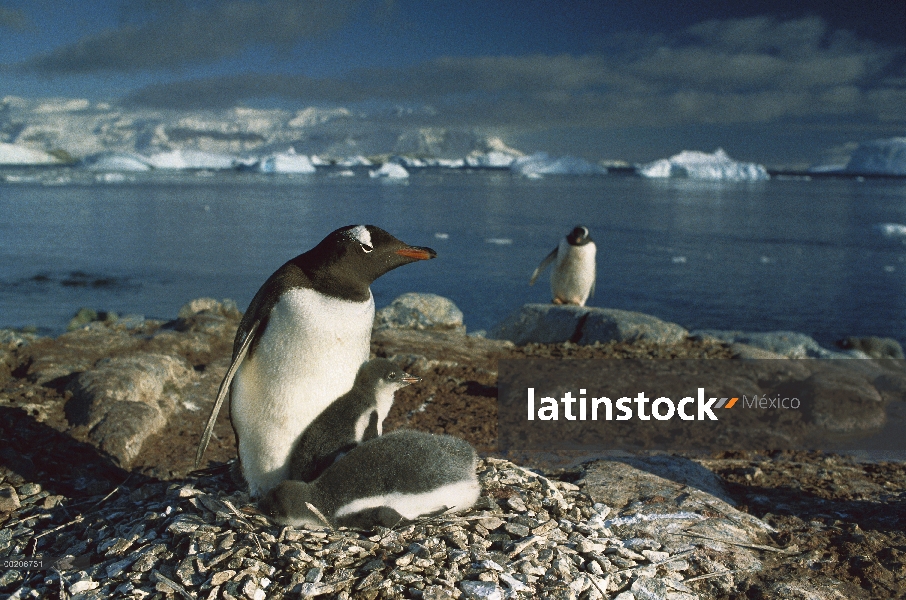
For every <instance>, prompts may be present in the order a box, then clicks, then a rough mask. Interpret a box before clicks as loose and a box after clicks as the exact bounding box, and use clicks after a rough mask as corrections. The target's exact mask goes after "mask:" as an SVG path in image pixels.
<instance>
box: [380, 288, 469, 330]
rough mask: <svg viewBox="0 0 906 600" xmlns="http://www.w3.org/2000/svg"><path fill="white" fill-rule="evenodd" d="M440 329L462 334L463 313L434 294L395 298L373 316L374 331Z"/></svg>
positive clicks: (446, 300)
mask: <svg viewBox="0 0 906 600" xmlns="http://www.w3.org/2000/svg"><path fill="white" fill-rule="evenodd" d="M384 329H435V330H437V329H439V330H453V331H461V332H463V333H465V330H466V328H465V325H463V322H462V311H461V310H459V309H458V308H457V307H456V305H455V304H453V301H452V300H449V299H447V298H444V297H443V296H438V295H436V294H419V293H415V292H410V293H408V294H403V295H402V296H399V297H397V298H396V299H395V300H394V301H393V302H391V303H390V304H389V305H388V306H386V307H384V308H382V309H381V310H379V311H377V313H376V314H375V316H374V330H375V331H381V330H384Z"/></svg>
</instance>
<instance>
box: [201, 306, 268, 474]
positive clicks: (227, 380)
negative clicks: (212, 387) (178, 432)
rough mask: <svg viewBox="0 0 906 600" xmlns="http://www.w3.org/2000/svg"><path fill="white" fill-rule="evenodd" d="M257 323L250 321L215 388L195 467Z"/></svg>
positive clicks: (208, 440) (205, 447)
mask: <svg viewBox="0 0 906 600" xmlns="http://www.w3.org/2000/svg"><path fill="white" fill-rule="evenodd" d="M259 323H260V321H255V322H254V323H252V326H251V327H250V328H249V331H248V333H247V334H245V339H244V340H242V346H240V347H239V351H238V352H237V353H236V356H235V357H234V358H233V363H232V364H231V365H230V369H229V371H227V374H226V375H225V376H224V378H223V381H222V382H221V383H220V389H219V390H217V400H216V401H215V402H214V408H212V409H211V416H210V417H208V422H207V424H205V427H204V433H203V434H201V441H200V442H199V443H198V452H196V453H195V468H196V469H197V468H198V467H199V466H201V459H202V457H203V456H204V451H205V450H206V449H207V447H208V442H210V441H211V434H212V433H214V423H215V422H217V415H218V414H219V413H220V407H221V406H223V401H224V400H225V399H226V397H227V394H228V393H229V392H230V385H231V384H232V383H233V377H234V376H235V375H236V371H238V370H239V365H241V364H242V361H243V360H244V359H245V355H246V354H248V351H249V348H250V347H251V345H252V340H253V339H254V338H255V332H256V331H257V330H258V324H259Z"/></svg>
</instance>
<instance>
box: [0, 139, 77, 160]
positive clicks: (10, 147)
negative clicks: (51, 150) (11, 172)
mask: <svg viewBox="0 0 906 600" xmlns="http://www.w3.org/2000/svg"><path fill="white" fill-rule="evenodd" d="M62 162H63V161H61V160H60V159H58V158H57V157H56V156H53V155H52V154H48V153H47V152H44V151H43V150H33V149H32V148H27V147H25V146H20V145H19V144H7V143H4V142H0V165H8V166H26V165H59V164H61V163H62Z"/></svg>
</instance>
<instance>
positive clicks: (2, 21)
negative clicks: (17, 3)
mask: <svg viewBox="0 0 906 600" xmlns="http://www.w3.org/2000/svg"><path fill="white" fill-rule="evenodd" d="M30 24H31V23H30V21H29V20H28V17H27V16H26V15H25V13H24V12H22V11H21V10H16V9H14V8H6V7H4V6H0V27H3V28H7V29H12V30H15V31H23V30H25V29H26V28H28V26H29V25H30Z"/></svg>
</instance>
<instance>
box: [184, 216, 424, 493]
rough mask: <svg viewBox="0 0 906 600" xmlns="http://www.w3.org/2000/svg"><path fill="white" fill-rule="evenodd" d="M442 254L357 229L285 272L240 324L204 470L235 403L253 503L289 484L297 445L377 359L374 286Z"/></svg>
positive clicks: (329, 240)
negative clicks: (221, 419)
mask: <svg viewBox="0 0 906 600" xmlns="http://www.w3.org/2000/svg"><path fill="white" fill-rule="evenodd" d="M436 255H437V254H436V253H435V252H434V250H432V249H430V248H423V247H418V246H409V245H407V244H404V243H403V242H401V241H400V240H398V239H396V238H395V237H393V236H392V235H390V234H389V233H387V232H386V231H384V230H383V229H380V228H379V227H375V226H373V225H350V226H348V227H343V228H341V229H337V230H336V231H334V232H332V233H331V234H330V235H328V236H327V237H326V238H324V239H323V240H322V241H321V242H320V243H319V244H318V245H317V246H315V247H314V248H312V249H311V250H309V251H308V252H306V253H304V254H301V255H299V256H297V257H296V258H294V259H292V260H290V261H288V262H287V263H286V264H284V265H283V266H282V267H280V268H279V269H277V271H276V272H275V273H274V274H273V275H271V276H270V277H269V278H268V279H267V281H265V282H264V285H262V286H261V289H259V290H258V293H257V294H255V297H254V298H253V299H252V302H251V304H250V305H249V308H248V310H247V311H246V312H245V315H244V316H243V318H242V321H241V322H240V323H239V329H238V331H237V332H236V339H235V342H234V344H233V359H232V362H231V364H230V367H229V369H228V371H227V374H226V376H225V377H224V379H223V382H222V383H221V385H220V390H219V391H218V394H217V400H216V402H215V403H214V408H213V409H212V411H211V415H210V417H209V419H208V423H207V425H206V426H205V431H204V434H203V435H202V439H201V442H200V444H199V447H198V453H197V454H196V457H195V461H196V465H199V464H200V463H201V457H202V455H203V454H204V450H205V447H206V446H207V443H208V440H209V439H210V436H211V432H212V431H213V427H214V421H215V420H216V418H217V413H218V412H219V410H220V407H221V405H222V404H223V401H224V400H225V399H226V397H227V395H229V396H230V420H231V421H232V425H233V431H234V432H235V434H236V446H237V448H238V450H239V462H240V466H241V471H242V476H243V477H244V479H245V481H246V482H247V483H248V486H249V492H250V493H251V495H252V496H253V497H257V496H259V495H260V494H262V493H265V492H267V491H268V490H270V489H271V488H273V487H275V486H276V485H277V484H278V483H280V482H281V481H283V480H284V479H286V474H287V471H288V470H289V456H290V453H291V452H292V448H293V445H294V444H295V442H296V440H297V439H299V436H300V435H301V434H302V432H303V431H305V428H306V427H308V425H309V424H310V423H311V422H312V421H314V420H315V418H316V417H317V416H318V415H319V414H320V413H321V412H322V411H323V410H324V409H325V408H326V407H327V406H328V405H329V404H330V403H331V402H333V401H334V400H336V399H337V398H339V397H340V396H342V395H343V394H345V393H346V392H348V391H349V390H350V389H351V388H352V384H353V382H354V381H355V376H356V373H358V370H359V367H360V366H361V364H362V363H363V362H365V361H366V360H367V359H368V354H369V350H370V345H371V328H372V325H373V322H374V296H373V295H372V294H371V288H370V285H371V283H372V282H373V281H374V280H375V279H377V278H378V277H380V276H381V275H383V274H384V273H387V272H388V271H390V270H392V269H395V268H397V267H400V266H402V265H405V264H408V263H411V262H415V261H417V260H426V259H430V258H434V257H435V256H436Z"/></svg>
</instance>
